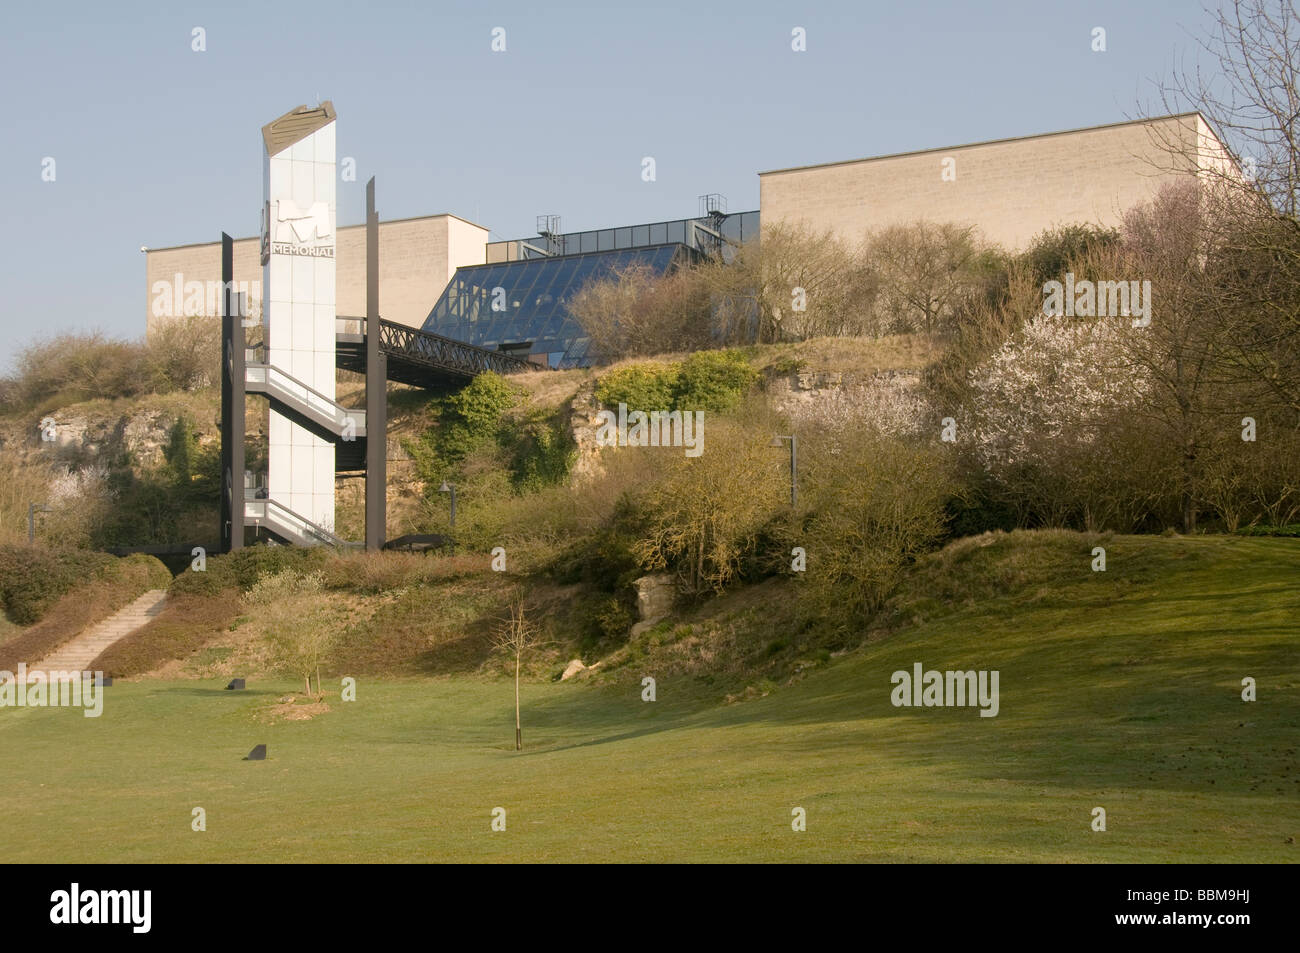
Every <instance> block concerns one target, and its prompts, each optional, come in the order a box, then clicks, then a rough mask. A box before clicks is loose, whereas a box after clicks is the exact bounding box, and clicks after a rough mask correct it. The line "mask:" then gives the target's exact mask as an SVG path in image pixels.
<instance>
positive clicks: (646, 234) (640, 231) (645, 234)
mask: <svg viewBox="0 0 1300 953" xmlns="http://www.w3.org/2000/svg"><path fill="white" fill-rule="evenodd" d="M632 244H633V245H649V244H650V226H649V225H635V226H633V227H632Z"/></svg>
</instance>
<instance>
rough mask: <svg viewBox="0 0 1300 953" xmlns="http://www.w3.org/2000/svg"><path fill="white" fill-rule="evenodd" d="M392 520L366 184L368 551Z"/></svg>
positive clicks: (372, 220)
mask: <svg viewBox="0 0 1300 953" xmlns="http://www.w3.org/2000/svg"><path fill="white" fill-rule="evenodd" d="M387 519H388V361H387V360H386V359H385V357H384V352H383V350H382V349H381V348H380V346H379V213H377V212H376V211H375V179H374V176H371V177H370V181H369V182H367V183H366V549H383V547H384V541H385V540H386V538H387V531H388V528H387V525H386V524H387Z"/></svg>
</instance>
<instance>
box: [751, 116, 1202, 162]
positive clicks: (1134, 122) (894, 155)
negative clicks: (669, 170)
mask: <svg viewBox="0 0 1300 953" xmlns="http://www.w3.org/2000/svg"><path fill="white" fill-rule="evenodd" d="M1188 116H1200V113H1199V112H1197V111H1195V110H1193V111H1192V112H1185V113H1172V114H1170V115H1168V116H1153V117H1151V118H1150V119H1126V120H1124V121H1123V122H1111V123H1106V124H1105V125H1101V126H1081V127H1079V128H1078V129H1061V130H1058V131H1056V132H1040V133H1035V134H1034V135H1030V136H1009V137H1007V138H1006V139H985V140H983V141H981V142H966V143H963V144H961V145H956V146H937V147H935V148H933V149H913V150H912V151H910V152H891V153H889V154H888V155H883V156H867V157H865V158H862V159H841V160H839V161H838V162H818V163H814V164H813V165H794V166H789V167H788V168H784V169H769V170H768V171H766V172H760V173H758V174H759V175H760V176H764V175H777V174H778V173H781V172H802V171H804V170H806V169H826V168H829V167H831V166H836V165H853V164H855V163H858V162H879V161H881V160H883V159H903V158H906V157H907V156H923V155H925V154H927V153H930V152H951V151H952V150H953V149H970V148H973V147H975V146H996V145H1001V144H1002V143H1005V142H1026V141H1028V140H1030V139H1046V138H1048V137H1049V136H1070V135H1074V134H1076V133H1080V132H1097V131H1099V130H1102V129H1116V128H1118V127H1120V126H1138V125H1149V124H1151V123H1156V122H1164V121H1165V120H1168V119H1186V118H1187V117H1188ZM1201 121H1202V122H1205V117H1204V116H1202V117H1201ZM1205 124H1206V125H1207V126H1208V125H1209V123H1208V122H1205ZM1211 131H1213V128H1211ZM1216 138H1217V136H1216Z"/></svg>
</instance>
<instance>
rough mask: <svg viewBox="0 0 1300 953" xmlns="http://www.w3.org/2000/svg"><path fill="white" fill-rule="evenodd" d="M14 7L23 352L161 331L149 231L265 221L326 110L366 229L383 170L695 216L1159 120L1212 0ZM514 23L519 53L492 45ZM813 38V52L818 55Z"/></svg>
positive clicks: (475, 210) (8, 322) (6, 348)
mask: <svg viewBox="0 0 1300 953" xmlns="http://www.w3.org/2000/svg"><path fill="white" fill-rule="evenodd" d="M2 16H3V35H2V36H0V89H3V90H4V94H3V96H4V102H3V110H2V111H0V130H2V135H0V144H2V145H3V147H2V148H0V183H2V185H0V188H2V189H3V202H4V210H5V214H4V223H5V227H4V228H3V229H0V274H3V277H4V282H5V284H4V287H5V291H6V295H5V302H4V307H3V312H2V314H3V317H2V318H0V355H7V354H8V352H10V351H11V349H12V348H13V347H15V346H17V345H21V344H25V343H28V342H30V341H31V340H33V339H34V338H37V337H40V336H44V335H49V334H54V333H58V332H61V331H66V330H73V329H89V328H100V329H102V330H104V331H107V332H109V333H111V334H114V335H120V336H127V337H137V336H139V335H141V334H143V326H142V325H143V316H144V305H145V300H146V288H145V283H144V256H143V255H142V254H140V251H139V248H140V246H141V245H149V246H151V247H162V246H166V245H175V244H184V243H189V242H200V241H208V240H214V239H216V238H217V237H218V235H219V233H220V232H221V231H222V230H225V231H228V232H230V233H231V234H233V235H235V236H246V235H252V234H254V233H256V231H257V221H258V208H259V205H260V202H261V188H262V186H261V139H260V133H259V130H260V127H261V125H262V124H263V123H265V122H267V121H269V120H271V119H273V118H275V117H276V116H279V115H280V114H282V113H284V112H286V111H287V110H289V109H291V108H293V107H294V106H297V105H299V104H302V103H308V104H314V103H315V102H316V101H317V100H318V99H321V100H323V99H331V100H333V102H334V105H335V107H336V108H337V110H338V116H339V118H338V154H339V156H340V158H341V157H343V156H353V157H355V158H356V162H357V181H356V182H355V183H340V184H339V193H338V195H339V220H340V222H341V223H342V224H356V223H359V222H360V221H361V220H362V218H363V209H364V202H365V195H364V189H365V180H366V179H367V178H369V177H370V176H371V175H375V176H377V177H378V181H377V186H378V206H379V213H380V216H381V218H383V219H390V218H402V217H407V216H415V215H425V214H431V213H436V212H453V213H455V214H457V215H460V216H462V217H464V218H468V219H470V220H472V221H476V222H479V223H480V224H483V225H485V226H487V227H489V228H491V229H492V232H493V237H494V238H513V237H519V236H524V235H531V234H533V232H534V228H533V226H534V219H535V216H536V215H538V214H540V213H552V214H559V215H561V216H562V217H563V226H564V228H565V229H566V230H570V231H572V230H578V229H584V228H595V227H602V226H609V225H616V224H631V223H635V222H641V221H657V220H663V219H668V218H678V217H685V216H688V215H693V214H695V212H696V208H697V198H696V197H697V196H698V195H700V194H702V193H705V192H721V193H723V194H724V195H726V196H727V199H728V201H729V206H730V208H731V210H733V211H739V210H743V209H749V208H757V206H758V178H757V175H756V173H757V172H759V171H763V170H767V169H774V168H783V167H786V166H792V165H806V164H811V163H817V162H829V161H836V160H841V159H852V158H861V157H864V156H871V155H881V154H886V153H892V152H904V151H909V150H913V149H925V148H934V147H940V146H944V145H953V144H959V143H965V142H972V141H978V140H983V139H995V138H1001V137H1007V136H1019V135H1029V134H1033V133H1039V132H1049V131H1053V130H1058V129H1069V128H1074V127H1078V126H1087V125H1094V124H1101V123H1107V122H1117V121H1121V120H1124V119H1127V118H1134V117H1136V116H1138V115H1140V114H1141V112H1142V109H1143V106H1144V104H1146V103H1149V102H1150V101H1151V100H1152V94H1153V85H1152V81H1153V80H1155V79H1157V78H1158V77H1161V76H1164V75H1167V74H1168V72H1169V70H1170V68H1171V66H1172V65H1173V63H1174V62H1175V58H1176V57H1178V56H1181V57H1184V58H1186V57H1190V56H1192V55H1193V53H1194V48H1193V44H1192V41H1191V39H1190V37H1189V35H1188V31H1191V32H1193V33H1198V34H1199V33H1200V32H1201V31H1202V30H1203V28H1204V26H1205V23H1206V21H1207V20H1208V16H1207V14H1205V13H1204V12H1203V11H1202V10H1201V8H1200V7H1199V5H1198V4H1197V3H1195V2H1194V0H1143V2H1141V3H1134V2H1132V0H1122V2H1095V3H1085V2H1077V0H1076V2H1057V0H1032V2H1031V0H1023V2H1022V0H1017V2H1003V3H971V2H968V0H948V2H938V0H935V2H921V0H898V2H895V0H890V2H876V0H870V2H867V0H846V2H839V3H797V2H771V0H693V2H675V0H673V2H645V3H639V4H624V3H610V2H591V3H565V2H556V0H543V2H531V3H489V4H484V3H469V2H465V3H448V2H438V0H425V2H420V3H400V4H399V3H384V2H382V0H381V2H376V3H374V4H371V5H367V4H365V3H361V2H358V0H347V2H339V0H313V2H310V3H278V2H277V3H268V2H260V3H245V2H241V0H222V2H219V3H175V4H161V3H149V4H138V3H129V2H127V3H101V2H95V3H85V2H76V3H65V4H57V5H54V4H36V3H24V4H10V5H6V8H5V11H4V13H3V15H2ZM498 26H499V27H504V28H505V30H506V45H507V50H506V52H505V53H493V52H492V51H491V49H490V44H491V31H492V29H493V27H498ZM796 26H799V27H803V28H805V29H806V31H807V47H808V48H807V52H803V53H795V52H793V51H792V50H791V47H790V40H791V30H792V28H794V27H796ZM1096 26H1101V27H1104V28H1105V29H1106V40H1107V51H1106V52H1105V53H1094V52H1092V51H1091V49H1090V43H1091V31H1092V29H1093V27H1096ZM194 27H203V28H204V29H205V30H206V43H207V50H206V52H193V51H192V50H191V31H192V29H193V28H194ZM646 155H649V156H654V157H655V159H656V162H657V167H658V180H657V181H656V182H654V183H645V182H642V181H641V176H640V170H641V166H640V163H641V158H642V156H646ZM45 156H52V157H54V158H55V160H56V163H57V166H56V171H57V179H56V181H55V182H53V183H47V182H43V181H42V180H41V161H42V158H43V157H45ZM5 361H6V358H5V357H4V356H0V366H3V365H4V364H5Z"/></svg>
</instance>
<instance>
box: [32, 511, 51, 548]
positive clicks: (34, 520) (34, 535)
mask: <svg viewBox="0 0 1300 953" xmlns="http://www.w3.org/2000/svg"><path fill="white" fill-rule="evenodd" d="M53 510H54V507H52V506H50V505H49V504H48V503H28V504H27V542H28V543H29V544H32V543H35V542H36V514H37V513H50V512H53Z"/></svg>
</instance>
